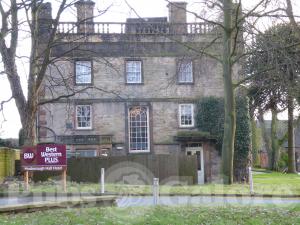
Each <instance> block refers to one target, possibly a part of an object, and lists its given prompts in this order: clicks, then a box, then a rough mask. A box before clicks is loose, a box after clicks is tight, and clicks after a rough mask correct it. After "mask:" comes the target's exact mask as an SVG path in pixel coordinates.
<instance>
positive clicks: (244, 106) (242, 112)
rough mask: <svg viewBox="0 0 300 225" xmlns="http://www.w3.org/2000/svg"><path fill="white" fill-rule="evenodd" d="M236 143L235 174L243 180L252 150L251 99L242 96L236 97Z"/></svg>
mask: <svg viewBox="0 0 300 225" xmlns="http://www.w3.org/2000/svg"><path fill="white" fill-rule="evenodd" d="M234 145H235V146H234V148H235V149H234V162H233V164H234V174H235V177H236V178H238V180H241V179H244V178H243V177H242V176H245V174H247V171H246V170H247V165H248V160H249V154H250V151H251V124H250V115H249V101H248V98H246V97H241V96H240V97H238V98H237V99H236V131H235V144H234ZM242 170H244V171H242ZM242 174H243V175H242Z"/></svg>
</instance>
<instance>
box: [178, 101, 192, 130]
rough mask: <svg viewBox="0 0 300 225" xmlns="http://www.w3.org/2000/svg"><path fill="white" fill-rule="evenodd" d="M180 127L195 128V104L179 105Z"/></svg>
mask: <svg viewBox="0 0 300 225" xmlns="http://www.w3.org/2000/svg"><path fill="white" fill-rule="evenodd" d="M179 126H180V127H193V126H194V105H193V104H180V105H179Z"/></svg>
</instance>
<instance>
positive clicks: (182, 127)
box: [179, 125, 195, 129]
mask: <svg viewBox="0 0 300 225" xmlns="http://www.w3.org/2000/svg"><path fill="white" fill-rule="evenodd" d="M179 128H180V129H188V128H195V125H191V126H179Z"/></svg>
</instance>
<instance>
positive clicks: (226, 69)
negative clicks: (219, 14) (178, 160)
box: [222, 0, 236, 184]
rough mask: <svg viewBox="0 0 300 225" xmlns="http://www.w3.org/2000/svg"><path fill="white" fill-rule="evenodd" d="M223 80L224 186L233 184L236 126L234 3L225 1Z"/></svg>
mask: <svg viewBox="0 0 300 225" xmlns="http://www.w3.org/2000/svg"><path fill="white" fill-rule="evenodd" d="M223 7H224V9H223V10H224V34H223V80H224V100H225V105H224V108H225V109H224V110H225V121H224V136H223V145H222V170H223V171H222V172H223V182H224V184H232V183H233V154H234V137H235V126H236V114H235V99H234V88H233V84H232V61H231V53H232V29H231V27H232V13H231V10H232V1H231V0H224V3H223Z"/></svg>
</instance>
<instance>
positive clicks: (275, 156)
mask: <svg viewBox="0 0 300 225" xmlns="http://www.w3.org/2000/svg"><path fill="white" fill-rule="evenodd" d="M277 122H278V121H277V111H276V109H272V121H271V145H272V156H271V169H272V170H275V171H278V169H279V168H278V162H279V145H278V138H277V128H278V126H277Z"/></svg>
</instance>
